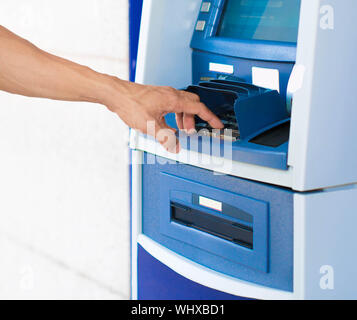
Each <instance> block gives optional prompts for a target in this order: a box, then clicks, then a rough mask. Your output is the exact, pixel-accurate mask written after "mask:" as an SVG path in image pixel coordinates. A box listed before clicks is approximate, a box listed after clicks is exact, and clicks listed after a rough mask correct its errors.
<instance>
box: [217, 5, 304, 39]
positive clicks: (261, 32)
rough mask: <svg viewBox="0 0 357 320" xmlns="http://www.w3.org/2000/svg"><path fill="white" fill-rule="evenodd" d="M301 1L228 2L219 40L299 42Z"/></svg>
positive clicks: (220, 27) (221, 22)
mask: <svg viewBox="0 0 357 320" xmlns="http://www.w3.org/2000/svg"><path fill="white" fill-rule="evenodd" d="M300 2H301V0H226V3H225V7H224V10H223V13H222V17H221V21H220V23H219V26H218V31H217V35H216V36H218V37H224V38H233V39H239V40H268V41H279V42H293V43H294V42H295V43H296V42H297V35H298V28H299V18H300Z"/></svg>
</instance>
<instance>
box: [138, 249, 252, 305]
mask: <svg viewBox="0 0 357 320" xmlns="http://www.w3.org/2000/svg"><path fill="white" fill-rule="evenodd" d="M138 299H139V300H247V299H246V298H240V297H236V296H232V295H230V294H227V293H224V292H220V291H216V290H213V289H211V288H207V287H204V286H202V285H200V284H198V283H196V282H193V281H190V280H188V279H186V278H184V277H182V276H181V275H179V274H177V273H176V272H174V271H173V270H171V269H170V268H168V267H167V266H165V265H164V264H162V263H161V262H160V261H158V260H157V259H155V258H154V257H152V256H151V255H150V254H149V253H148V252H146V251H145V250H144V249H143V248H142V247H141V246H140V245H139V246H138Z"/></svg>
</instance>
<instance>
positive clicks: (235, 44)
mask: <svg viewBox="0 0 357 320" xmlns="http://www.w3.org/2000/svg"><path fill="white" fill-rule="evenodd" d="M226 1H227V0H218V1H217V2H218V3H219V5H218V7H217V10H216V12H212V13H211V19H212V20H211V21H212V23H210V25H209V26H207V29H206V31H205V32H204V33H201V34H200V33H199V32H197V31H195V32H194V36H193V38H192V42H191V47H192V48H194V49H195V48H196V49H199V50H204V51H209V52H212V53H217V54H221V55H227V56H232V57H238V58H246V59H252V60H264V61H280V62H295V60H296V47H297V43H295V42H280V41H268V40H240V39H234V38H225V37H217V36H216V34H217V31H218V26H219V24H220V22H221V19H222V18H223V17H222V15H223V9H224V7H225V5H226ZM212 2H214V1H212ZM300 13H301V9H300ZM300 20H301V19H300ZM299 29H300V28H299ZM298 38H299V37H298ZM298 41H299V40H298Z"/></svg>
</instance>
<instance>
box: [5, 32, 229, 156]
mask: <svg viewBox="0 0 357 320" xmlns="http://www.w3.org/2000/svg"><path fill="white" fill-rule="evenodd" d="M0 90H3V91H7V92H11V93H15V94H20V95H25V96H29V97H40V98H48V99H55V100H66V101H87V102H95V103H101V104H103V105H105V106H106V107H108V109H109V110H111V111H113V112H115V113H116V114H117V115H118V116H119V117H120V118H121V119H122V120H123V121H124V122H125V123H126V124H127V125H129V126H130V127H132V128H134V129H137V130H140V131H142V132H144V133H149V132H148V124H149V123H152V122H153V123H154V125H155V126H154V127H155V128H154V132H151V129H150V132H151V133H150V134H152V135H154V136H155V137H157V139H158V140H159V141H160V142H161V143H162V144H163V145H165V147H166V148H167V149H169V150H174V151H175V152H176V151H177V150H178V149H177V148H178V145H176V143H174V144H171V143H170V141H173V140H172V139H171V140H170V139H168V137H169V136H170V135H171V136H172V135H173V131H172V128H169V127H168V126H167V124H166V122H165V118H164V117H165V115H166V114H167V113H176V116H177V125H178V127H179V129H186V130H188V131H190V130H192V129H194V128H195V120H194V117H195V115H198V116H199V117H200V118H201V119H203V120H205V121H207V122H209V124H210V125H211V126H212V127H213V128H223V124H222V122H221V121H220V120H219V119H218V118H217V117H216V116H215V115H214V114H213V113H212V112H211V111H210V110H209V109H207V107H206V106H205V105H203V104H202V103H201V102H200V100H199V97H198V96H196V95H194V94H192V93H188V92H183V91H178V90H175V89H173V88H169V87H157V86H144V85H139V84H135V83H130V82H128V81H123V80H120V79H118V78H116V77H112V76H109V75H105V74H101V73H98V72H95V71H93V70H91V69H90V68H88V67H85V66H82V65H79V64H76V63H73V62H71V61H68V60H65V59H62V58H59V57H56V56H54V55H51V54H49V53H47V52H44V51H42V50H40V49H39V48H37V47H35V46H34V45H33V44H31V43H30V42H28V41H26V40H24V39H22V38H20V37H18V36H16V35H15V34H13V33H12V32H10V31H9V30H7V29H5V28H3V27H1V26H0ZM150 128H151V127H150ZM160 131H161V133H160ZM162 131H168V132H167V134H166V136H164V135H162ZM173 138H174V140H175V141H176V138H175V136H174V135H173Z"/></svg>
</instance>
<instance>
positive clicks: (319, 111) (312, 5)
mask: <svg viewBox="0 0 357 320" xmlns="http://www.w3.org/2000/svg"><path fill="white" fill-rule="evenodd" d="M356 12H357V1H356V0H343V1H341V0H320V1H317V0H316V1H311V0H303V4H302V21H301V25H300V26H301V30H300V33H299V40H298V57H297V64H298V65H299V64H301V65H303V66H304V67H305V69H306V72H305V78H304V83H303V86H302V88H301V89H300V90H299V91H298V92H297V93H296V94H295V96H294V105H293V114H292V130H291V144H290V159H289V164H290V165H292V166H293V167H294V185H293V187H294V189H295V190H299V191H306V190H313V189H318V188H325V187H330V186H338V185H345V184H350V183H356V182H357V143H356V139H357V130H356V121H357V102H356V97H355V92H356V87H357V81H356V79H357V61H356V51H357V41H356V39H357V29H356V28H355V20H356Z"/></svg>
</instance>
